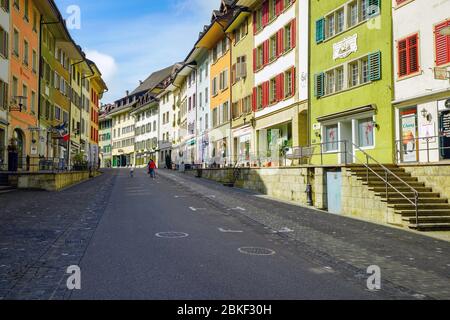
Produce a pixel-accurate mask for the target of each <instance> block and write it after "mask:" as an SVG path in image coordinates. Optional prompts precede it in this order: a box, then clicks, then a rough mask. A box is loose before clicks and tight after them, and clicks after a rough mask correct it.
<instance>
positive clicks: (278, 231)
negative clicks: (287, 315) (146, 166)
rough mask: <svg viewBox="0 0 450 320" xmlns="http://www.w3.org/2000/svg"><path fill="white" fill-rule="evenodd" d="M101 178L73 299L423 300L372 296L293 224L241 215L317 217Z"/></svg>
mask: <svg viewBox="0 0 450 320" xmlns="http://www.w3.org/2000/svg"><path fill="white" fill-rule="evenodd" d="M108 174H115V175H117V177H116V181H115V183H114V187H113V189H112V190H111V196H110V201H109V203H108V205H107V207H106V209H105V212H104V214H103V217H102V220H101V222H100V224H99V226H98V228H97V230H96V232H95V235H94V237H93V239H92V240H91V242H90V245H89V247H88V249H87V251H86V253H85V255H84V257H83V259H82V261H81V270H82V289H81V290H80V291H75V292H74V293H73V294H72V296H71V298H72V299H183V300H184V299H221V300H227V299H385V298H387V299H389V298H407V299H413V298H425V296H424V295H421V294H418V293H416V292H415V291H411V290H409V289H406V288H403V287H401V286H398V285H395V284H390V283H385V284H384V287H385V288H384V289H383V287H382V288H381V290H378V291H370V290H369V289H368V287H367V279H368V277H369V276H370V275H369V274H367V272H365V271H367V270H365V269H364V266H363V268H355V267H353V268H352V267H351V263H349V266H350V267H348V266H347V267H346V266H342V263H338V262H337V260H336V258H333V257H332V255H333V254H336V255H339V252H338V251H337V252H334V253H333V252H329V254H331V259H330V256H328V255H327V257H324V256H323V253H322V254H320V253H318V252H316V251H315V250H314V248H308V244H305V243H302V242H301V241H298V240H296V238H295V236H294V235H295V231H296V230H295V224H292V225H289V224H288V223H287V224H286V225H285V226H284V227H281V226H282V224H281V225H279V226H274V225H271V223H270V222H268V223H267V224H265V223H264V222H261V221H257V219H254V218H252V217H251V214H249V213H250V212H253V213H254V214H255V215H257V216H260V217H262V216H264V215H267V216H268V217H270V216H275V215H278V214H283V213H285V214H286V213H291V214H294V215H301V214H302V212H305V211H308V213H309V214H310V215H311V214H313V215H317V212H314V211H311V210H308V209H304V208H300V207H295V206H289V205H285V204H281V203H278V202H274V201H270V200H266V199H261V198H260V197H258V195H255V194H252V193H250V192H246V191H244V190H235V189H230V188H227V187H223V186H221V185H219V184H216V183H213V182H209V181H204V180H199V179H195V178H193V177H188V176H185V175H182V174H178V173H169V172H162V173H161V174H160V175H159V176H158V178H157V179H156V180H152V179H150V178H149V177H148V176H147V175H146V174H145V172H144V171H137V172H136V174H135V177H134V178H131V177H130V176H129V174H128V171H119V172H117V171H116V172H109V173H108ZM277 209H278V210H277ZM289 209H290V210H291V211H289ZM279 211H280V212H279ZM321 215H322V216H321V218H322V219H326V218H328V219H330V218H332V216H330V215H326V214H323V213H321ZM333 218H334V217H333ZM269 219H270V218H269ZM338 219H341V220H337V221H338V223H339V221H340V223H341V224H345V222H348V221H347V219H343V218H338ZM285 221H286V222H288V221H287V220H285ZM317 222H318V223H320V221H317ZM355 222H356V221H355ZM281 223H283V222H281ZM332 223H334V222H332ZM358 223H359V222H358ZM350 227H351V226H350ZM350 227H349V228H350ZM291 228H292V229H291ZM339 229H340V228H336V230H339ZM165 233H169V234H165ZM316 240H319V239H316ZM336 240H338V239H337V238H336ZM331 241H332V240H331ZM361 241H363V240H361ZM312 242H313V241H312ZM332 242H333V241H332ZM353 242H354V244H357V243H358V242H360V241H359V240H358V239H357V238H353ZM372 245H373V243H372ZM447 248H448V246H447ZM311 249H313V250H311ZM356 258H359V256H358V257H356ZM375 262H376V261H375V260H374V263H375ZM375 264H376V263H375ZM370 265H371V264H370V263H367V267H369V266H370ZM402 271H403V272H404V271H405V270H404V269H403V270H402ZM446 271H447V272H448V269H446ZM444 275H445V273H444Z"/></svg>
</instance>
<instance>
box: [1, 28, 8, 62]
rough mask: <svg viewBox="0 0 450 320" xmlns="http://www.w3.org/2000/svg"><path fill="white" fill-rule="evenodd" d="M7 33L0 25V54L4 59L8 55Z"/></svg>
mask: <svg viewBox="0 0 450 320" xmlns="http://www.w3.org/2000/svg"><path fill="white" fill-rule="evenodd" d="M8 37H9V35H8V32H6V30H4V29H3V28H2V27H1V26H0V55H1V56H3V57H4V58H5V59H8V57H9V38H8Z"/></svg>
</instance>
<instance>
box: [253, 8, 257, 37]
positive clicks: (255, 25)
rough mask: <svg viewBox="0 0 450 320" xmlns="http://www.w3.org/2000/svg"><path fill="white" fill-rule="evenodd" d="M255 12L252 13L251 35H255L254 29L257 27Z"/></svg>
mask: <svg viewBox="0 0 450 320" xmlns="http://www.w3.org/2000/svg"><path fill="white" fill-rule="evenodd" d="M256 20H257V19H256V11H254V12H253V34H256V31H257V29H256V27H257V23H256Z"/></svg>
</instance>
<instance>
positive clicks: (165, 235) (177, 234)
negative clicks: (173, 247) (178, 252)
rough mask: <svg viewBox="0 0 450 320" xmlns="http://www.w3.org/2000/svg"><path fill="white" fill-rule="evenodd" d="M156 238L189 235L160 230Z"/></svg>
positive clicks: (175, 237)
mask: <svg viewBox="0 0 450 320" xmlns="http://www.w3.org/2000/svg"><path fill="white" fill-rule="evenodd" d="M156 236H157V237H158V238H169V239H179V238H186V237H189V235H188V234H187V233H184V232H160V233H157V234H156Z"/></svg>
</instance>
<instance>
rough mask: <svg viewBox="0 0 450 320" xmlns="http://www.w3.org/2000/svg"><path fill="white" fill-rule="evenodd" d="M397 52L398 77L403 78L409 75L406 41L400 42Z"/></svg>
mask: <svg viewBox="0 0 450 320" xmlns="http://www.w3.org/2000/svg"><path fill="white" fill-rule="evenodd" d="M397 50H398V75H399V76H400V77H402V76H404V75H407V74H408V58H407V48H406V40H401V41H399V42H398V46H397Z"/></svg>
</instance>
